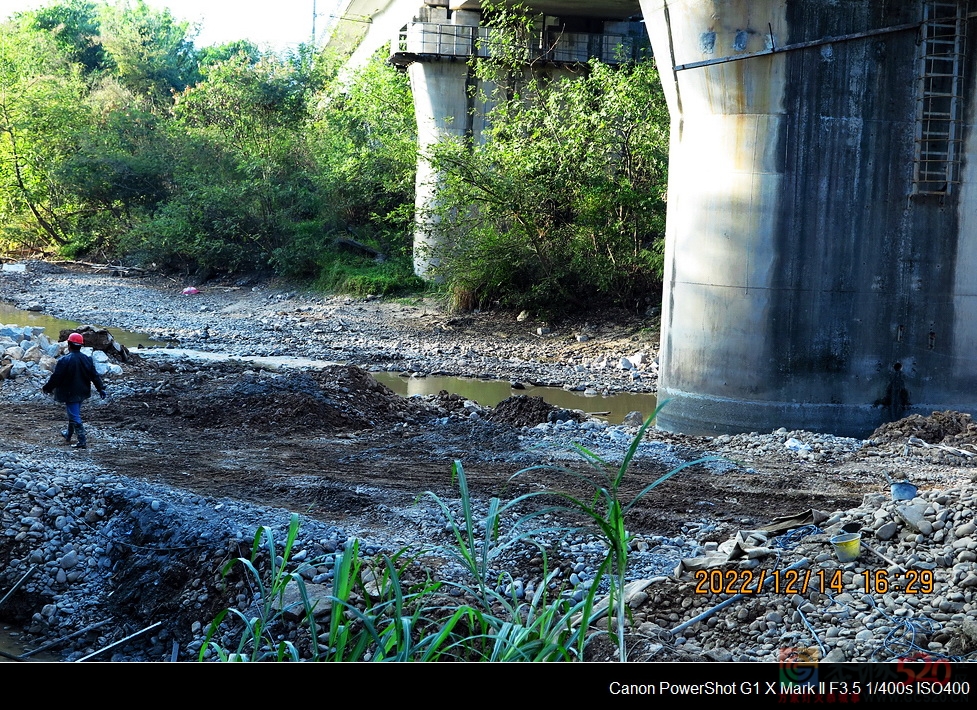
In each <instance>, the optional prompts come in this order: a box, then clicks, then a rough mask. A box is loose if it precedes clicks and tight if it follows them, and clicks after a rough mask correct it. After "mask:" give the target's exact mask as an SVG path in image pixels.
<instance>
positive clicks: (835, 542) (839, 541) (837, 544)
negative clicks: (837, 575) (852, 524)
mask: <svg viewBox="0 0 977 710" xmlns="http://www.w3.org/2000/svg"><path fill="white" fill-rule="evenodd" d="M831 545H832V546H833V547H834V548H835V555H836V556H837V557H838V561H839V562H854V561H855V560H857V559H858V555H859V554H860V553H861V551H862V535H861V533H845V534H844V535H836V536H835V537H833V538H831Z"/></svg>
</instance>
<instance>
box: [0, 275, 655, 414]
mask: <svg viewBox="0 0 977 710" xmlns="http://www.w3.org/2000/svg"><path fill="white" fill-rule="evenodd" d="M8 266H9V265H8ZM0 323H2V324H10V325H20V326H28V325H30V326H35V327H38V328H44V332H45V333H46V334H47V335H48V337H50V338H52V339H56V338H57V337H58V333H59V332H60V331H61V330H63V329H65V328H69V329H70V328H77V327H78V326H79V325H81V323H77V322H75V321H70V320H62V319H60V318H54V317H53V316H49V315H45V314H43V313H35V312H33V311H23V310H20V309H19V308H14V307H13V306H11V305H10V304H8V303H2V302H0ZM92 325H96V324H92ZM106 330H108V331H109V332H110V333H112V335H113V337H114V338H115V339H116V340H118V341H119V342H120V343H122V344H123V345H125V346H126V347H127V348H138V347H139V346H140V345H143V346H146V347H148V348H154V347H155V348H159V349H151V350H137V352H139V354H141V355H150V356H162V357H168V356H169V357H188V358H190V359H195V360H224V359H228V358H229V357H231V356H228V355H225V354H222V353H212V352H204V351H199V350H185V349H180V348H162V347H160V346H164V345H165V344H166V343H163V342H160V341H157V340H153V339H152V338H150V337H149V336H147V335H145V334H142V333H132V332H129V331H126V330H121V329H119V328H106ZM235 359H241V360H248V361H252V362H254V363H255V364H256V365H259V366H262V367H270V368H273V369H274V368H277V367H281V366H286V367H326V366H328V365H336V364H339V363H335V362H326V361H322V360H310V359H307V358H297V357H273V358H272V357H244V358H235ZM373 374H374V376H375V377H376V378H377V379H378V380H379V381H380V382H382V383H383V384H385V385H387V387H389V388H390V389H392V390H393V391H394V392H396V393H397V394H399V395H401V396H404V397H410V396H412V395H415V394H437V393H438V392H440V391H441V390H447V391H448V392H449V393H452V394H458V395H460V396H462V397H465V398H466V399H470V400H472V401H475V402H478V403H479V404H481V405H483V406H486V407H494V406H495V405H497V404H498V403H499V402H501V401H502V400H503V399H506V398H507V397H511V396H513V395H517V394H525V395H528V396H530V397H542V398H543V400H544V401H545V402H547V403H549V404H552V405H554V406H556V407H562V408H564V409H581V410H583V411H585V412H588V413H590V414H596V415H598V416H601V417H604V418H606V419H607V421H608V422H610V423H611V424H620V423H621V422H622V421H623V420H624V417H625V416H626V415H627V414H628V412H641V414H642V416H643V417H644V418H647V417H648V416H649V415H650V414H652V413H653V412H654V411H655V407H656V406H657V404H658V401H657V398H656V397H655V395H653V394H628V393H620V394H615V395H612V396H609V397H601V396H593V395H585V394H583V393H582V392H569V391H567V390H564V389H561V388H559V387H526V389H524V390H514V389H512V388H511V387H510V385H509V383H508V382H507V381H505V380H479V379H470V378H465V377H414V378H407V377H401V376H400V375H399V374H397V373H390V372H375V373H373Z"/></svg>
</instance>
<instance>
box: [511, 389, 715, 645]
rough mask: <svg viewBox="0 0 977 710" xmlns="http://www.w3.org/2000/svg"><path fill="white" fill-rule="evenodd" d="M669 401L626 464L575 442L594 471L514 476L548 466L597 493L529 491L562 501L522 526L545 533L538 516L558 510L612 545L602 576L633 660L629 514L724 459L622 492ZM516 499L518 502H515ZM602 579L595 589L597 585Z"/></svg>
mask: <svg viewBox="0 0 977 710" xmlns="http://www.w3.org/2000/svg"><path fill="white" fill-rule="evenodd" d="M666 404H667V401H665V402H662V403H661V404H660V405H659V406H658V408H657V409H655V412H654V413H653V414H652V415H651V416H650V417H648V418H647V419H646V420H645V422H644V423H643V424H642V426H641V427H640V428H639V429H638V432H637V434H636V435H635V436H634V437H633V438H632V440H631V443H630V445H629V446H628V449H627V451H626V453H625V455H624V458H623V459H622V460H621V462H620V463H617V464H615V463H613V462H610V461H607V460H605V459H604V458H602V457H601V456H599V455H598V454H596V453H594V452H593V451H591V450H590V449H588V448H586V447H584V446H582V445H580V444H578V443H574V444H573V450H574V451H575V452H576V453H578V454H579V455H580V456H581V458H583V459H584V460H585V461H586V462H587V463H588V464H590V471H589V472H580V471H576V470H574V469H571V468H568V467H566V466H559V465H555V464H540V465H537V466H530V467H528V468H525V469H522V470H520V471H517V472H516V473H515V474H513V476H512V477H511V478H510V480H514V479H516V478H519V477H520V476H524V475H526V474H527V473H530V472H531V471H537V470H540V469H545V470H547V471H557V472H559V473H561V474H564V475H566V476H567V477H568V478H570V479H572V480H575V481H577V483H578V485H580V484H582V486H583V488H584V489H585V490H588V491H589V492H590V493H591V495H590V496H588V497H585V496H581V495H578V494H574V493H567V492H564V491H551V490H547V491H537V492H533V493H528V494H526V495H524V496H522V497H521V498H519V499H518V501H519V502H524V501H526V500H527V499H529V498H534V497H537V496H541V495H545V496H556V497H557V498H559V499H560V500H561V503H560V504H557V505H551V506H546V507H544V508H541V509H538V510H535V511H532V512H530V513H527V514H525V515H523V516H522V517H521V518H520V519H519V520H518V522H517V527H519V528H522V529H523V530H524V532H522V533H521V535H522V536H523V537H530V538H531V537H535V536H537V535H540V534H543V533H551V531H552V528H535V529H533V528H532V525H533V524H534V521H535V520H536V519H538V518H541V517H543V516H548V515H557V516H558V517H561V518H563V519H568V518H569V519H572V518H574V517H576V518H580V517H582V518H583V519H584V523H583V524H582V525H577V526H571V527H570V528H569V530H570V531H572V532H589V533H592V534H595V535H596V536H597V537H599V538H600V539H601V540H602V541H603V542H604V544H605V545H606V546H607V554H606V556H605V558H604V560H603V562H602V564H601V566H600V569H598V572H597V579H598V580H599V579H600V578H601V577H602V576H603V575H604V574H607V575H608V579H609V587H610V600H609V608H613V610H614V621H615V626H616V636H617V638H616V643H615V645H616V646H617V649H618V658H619V660H620V661H622V662H625V661H627V647H626V645H625V637H624V629H625V626H626V622H627V605H626V603H625V602H626V600H625V598H624V589H625V584H626V579H627V570H628V553H629V548H630V542H631V539H632V537H633V536H632V535H631V533H629V532H628V530H627V527H626V520H627V516H628V513H629V512H630V511H631V510H632V509H633V508H634V506H635V505H637V504H638V503H639V502H640V501H641V500H642V499H644V498H645V496H647V495H648V494H649V493H650V492H651V491H653V490H654V489H655V488H657V487H658V486H660V485H661V484H663V483H664V482H665V481H667V480H668V479H669V478H671V477H672V476H674V475H675V474H677V473H679V472H680V471H683V470H685V469H687V468H689V467H691V466H695V465H697V464H701V463H705V462H707V461H715V460H718V458H719V457H716V456H706V457H703V458H699V459H696V460H695V461H689V462H687V463H683V464H681V465H680V466H676V467H675V468H673V469H672V470H670V471H668V472H667V473H666V474H664V475H663V476H660V477H659V478H657V479H656V480H655V481H653V482H652V483H650V484H648V485H647V486H645V487H644V488H642V489H641V490H640V491H639V492H638V493H637V494H636V495H634V496H633V497H632V498H631V499H630V500H625V499H624V498H623V496H622V490H621V488H622V485H623V483H624V480H625V476H626V475H627V473H628V470H629V469H630V467H631V462H632V460H633V459H634V456H635V454H636V453H637V451H638V447H639V446H640V444H641V441H642V440H643V439H644V435H645V432H646V431H647V430H648V428H649V427H650V426H651V425H652V424H653V423H654V421H655V419H656V417H657V416H658V412H660V411H661V409H662V407H664V406H665V405H666ZM515 502H516V501H513V503H515ZM596 586H597V585H596V584H595V585H593V586H592V587H591V590H593V589H595V588H596Z"/></svg>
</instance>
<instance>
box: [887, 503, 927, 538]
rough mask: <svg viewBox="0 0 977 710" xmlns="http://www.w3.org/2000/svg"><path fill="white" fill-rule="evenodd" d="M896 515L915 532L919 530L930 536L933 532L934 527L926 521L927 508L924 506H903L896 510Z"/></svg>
mask: <svg viewBox="0 0 977 710" xmlns="http://www.w3.org/2000/svg"><path fill="white" fill-rule="evenodd" d="M896 514H897V515H898V516H899V517H900V518H902V519H903V521H904V522H905V523H906V525H908V526H909V527H911V528H912V529H913V530H917V531H919V532H920V533H922V534H923V535H930V534H932V532H933V525H932V523H930V522H929V521H928V520H927V519H926V517H925V516H926V506H925V504H924V505H901V506H898V507H897V508H896Z"/></svg>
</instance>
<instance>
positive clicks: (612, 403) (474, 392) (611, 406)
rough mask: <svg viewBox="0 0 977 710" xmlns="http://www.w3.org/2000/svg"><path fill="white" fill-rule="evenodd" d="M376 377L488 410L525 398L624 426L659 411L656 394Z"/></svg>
mask: <svg viewBox="0 0 977 710" xmlns="http://www.w3.org/2000/svg"><path fill="white" fill-rule="evenodd" d="M373 376H374V377H375V378H376V379H377V380H379V381H380V382H382V383H383V384H385V385H386V386H387V387H389V388H390V389H392V390H393V391H394V392H396V393H397V394H399V395H402V396H404V397H410V396H412V395H415V394H437V393H438V392H440V391H441V390H447V391H448V392H449V393H456V394H459V395H461V396H462V397H465V398H466V399H470V400H472V401H475V402H478V403H479V404H481V405H483V406H486V407H494V406H495V405H497V404H498V403H499V402H501V401H502V400H503V399H506V398H508V397H511V396H513V395H518V394H524V395H527V396H529V397H542V398H543V401H544V402H547V403H548V404H552V405H554V406H556V407H562V408H564V409H582V410H583V411H585V412H587V413H589V414H596V415H598V416H601V417H603V418H606V419H607V421H608V422H610V423H611V424H620V423H621V422H622V421H623V420H624V417H625V416H626V415H627V414H628V412H641V414H642V418H645V419H646V418H647V417H648V416H649V415H651V414H652V413H653V412H654V411H655V407H656V406H657V405H658V399H657V397H655V395H653V394H627V393H622V394H615V395H611V396H609V397H600V396H593V395H585V394H583V393H582V392H569V391H567V390H565V389H561V388H559V387H526V388H525V389H522V390H514V389H512V387H511V386H510V385H509V383H508V382H507V381H505V380H477V379H469V378H465V377H401V376H400V375H398V374H396V373H393V372H374V373H373Z"/></svg>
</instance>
